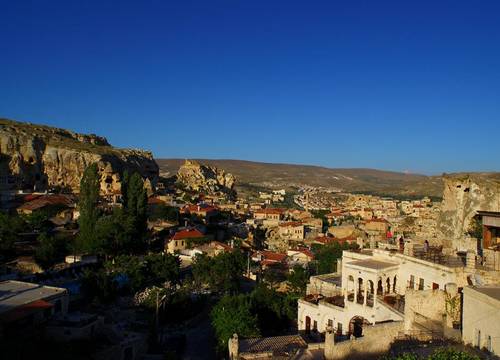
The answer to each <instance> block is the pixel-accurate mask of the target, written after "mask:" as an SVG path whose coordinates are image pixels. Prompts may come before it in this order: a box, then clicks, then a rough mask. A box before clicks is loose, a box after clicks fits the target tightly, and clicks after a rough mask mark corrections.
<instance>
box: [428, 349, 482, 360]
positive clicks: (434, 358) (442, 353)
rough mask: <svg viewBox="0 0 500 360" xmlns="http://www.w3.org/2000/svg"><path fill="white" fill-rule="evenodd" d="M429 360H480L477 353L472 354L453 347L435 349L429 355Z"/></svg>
mask: <svg viewBox="0 0 500 360" xmlns="http://www.w3.org/2000/svg"><path fill="white" fill-rule="evenodd" d="M427 360H479V357H477V356H476V355H471V354H469V353H467V352H465V351H459V350H455V349H453V348H444V349H438V350H436V351H434V352H433V353H432V354H431V355H429V356H428V357H427Z"/></svg>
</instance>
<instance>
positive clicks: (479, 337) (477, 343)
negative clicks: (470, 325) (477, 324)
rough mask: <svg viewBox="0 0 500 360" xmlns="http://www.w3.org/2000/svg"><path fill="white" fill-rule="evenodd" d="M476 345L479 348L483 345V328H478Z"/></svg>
mask: <svg viewBox="0 0 500 360" xmlns="http://www.w3.org/2000/svg"><path fill="white" fill-rule="evenodd" d="M474 346H477V347H478V348H480V347H481V330H479V329H476V343H475V344H474Z"/></svg>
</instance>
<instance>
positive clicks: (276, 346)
mask: <svg viewBox="0 0 500 360" xmlns="http://www.w3.org/2000/svg"><path fill="white" fill-rule="evenodd" d="M239 348H240V352H241V353H264V352H272V353H273V355H275V356H278V355H285V354H291V353H295V352H296V351H297V350H298V349H306V348H307V343H306V342H305V341H304V339H303V338H302V337H301V336H300V335H284V336H273V337H268V338H255V339H242V340H240V342H239Z"/></svg>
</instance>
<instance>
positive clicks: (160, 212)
mask: <svg viewBox="0 0 500 360" xmlns="http://www.w3.org/2000/svg"><path fill="white" fill-rule="evenodd" d="M149 219H150V220H167V221H177V220H178V219H179V209H178V208H176V207H173V206H167V205H164V204H160V205H157V206H156V207H155V208H154V209H153V210H152V211H151V213H150V214H149Z"/></svg>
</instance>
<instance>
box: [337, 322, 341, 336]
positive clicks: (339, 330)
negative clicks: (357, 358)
mask: <svg viewBox="0 0 500 360" xmlns="http://www.w3.org/2000/svg"><path fill="white" fill-rule="evenodd" d="M337 333H338V334H340V335H342V323H338V324H337Z"/></svg>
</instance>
